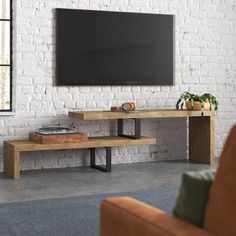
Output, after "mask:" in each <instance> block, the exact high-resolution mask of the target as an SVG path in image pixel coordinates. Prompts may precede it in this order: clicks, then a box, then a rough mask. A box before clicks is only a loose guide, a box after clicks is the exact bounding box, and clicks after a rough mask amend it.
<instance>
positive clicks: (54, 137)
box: [29, 123, 88, 144]
mask: <svg viewBox="0 0 236 236" xmlns="http://www.w3.org/2000/svg"><path fill="white" fill-rule="evenodd" d="M29 140H31V141H34V142H37V143H41V144H46V143H73V142H75V143H77V142H82V141H87V140H88V134H86V133H81V132H79V131H78V129H77V127H76V126H75V125H74V124H73V123H72V124H71V125H70V126H61V124H58V125H53V126H43V127H41V128H39V129H38V130H37V131H35V132H31V133H29Z"/></svg>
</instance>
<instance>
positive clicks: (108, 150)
mask: <svg viewBox="0 0 236 236" xmlns="http://www.w3.org/2000/svg"><path fill="white" fill-rule="evenodd" d="M105 150H106V165H105V167H103V166H99V165H96V163H95V156H96V153H95V148H91V149H90V166H91V167H92V168H94V169H97V170H101V171H103V172H111V147H105Z"/></svg>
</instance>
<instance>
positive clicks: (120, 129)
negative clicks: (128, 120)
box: [117, 119, 141, 139]
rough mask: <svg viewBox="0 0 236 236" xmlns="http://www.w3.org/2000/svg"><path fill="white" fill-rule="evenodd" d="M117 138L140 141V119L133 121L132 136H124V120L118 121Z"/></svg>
mask: <svg viewBox="0 0 236 236" xmlns="http://www.w3.org/2000/svg"><path fill="white" fill-rule="evenodd" d="M117 123H118V136H120V137H126V138H132V139H140V138H141V119H134V135H127V134H124V120H123V119H118V122H117Z"/></svg>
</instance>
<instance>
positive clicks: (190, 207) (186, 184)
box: [173, 170, 215, 227]
mask: <svg viewBox="0 0 236 236" xmlns="http://www.w3.org/2000/svg"><path fill="white" fill-rule="evenodd" d="M214 177H215V170H203V171H188V172H186V173H184V174H183V176H182V183H181V186H180V190H179V196H178V197H177V200H176V203H175V206H174V208H173V214H174V216H176V217H177V218H180V219H182V220H184V221H187V222H189V223H191V224H194V225H197V226H199V227H202V226H203V222H204V213H205V208H206V205H207V202H208V196H209V190H210V187H211V185H212V183H213V180H214Z"/></svg>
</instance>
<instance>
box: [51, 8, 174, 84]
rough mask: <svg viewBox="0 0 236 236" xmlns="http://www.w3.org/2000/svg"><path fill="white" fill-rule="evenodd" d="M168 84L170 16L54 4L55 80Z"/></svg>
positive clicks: (171, 66)
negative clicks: (64, 6) (65, 7)
mask: <svg viewBox="0 0 236 236" xmlns="http://www.w3.org/2000/svg"><path fill="white" fill-rule="evenodd" d="M173 83H174V16H173V15H160V14H144V13H124V12H110V11H94V10H72V9H56V85H59V86H63V85H64V86H67V85H68V86H73V85H80V86H82V85H173Z"/></svg>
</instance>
